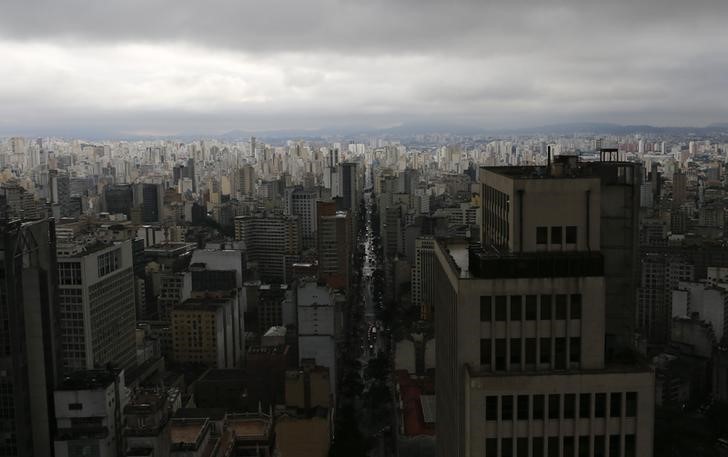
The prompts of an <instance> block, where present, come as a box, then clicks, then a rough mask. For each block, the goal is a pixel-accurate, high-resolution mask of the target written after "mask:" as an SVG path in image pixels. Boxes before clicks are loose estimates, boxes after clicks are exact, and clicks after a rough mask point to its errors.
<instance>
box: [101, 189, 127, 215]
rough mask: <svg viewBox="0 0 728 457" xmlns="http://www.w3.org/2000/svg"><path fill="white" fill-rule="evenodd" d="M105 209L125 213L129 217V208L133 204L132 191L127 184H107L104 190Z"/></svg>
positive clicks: (114, 212) (115, 212)
mask: <svg viewBox="0 0 728 457" xmlns="http://www.w3.org/2000/svg"><path fill="white" fill-rule="evenodd" d="M104 202H105V204H106V211H108V212H109V213H111V214H125V215H126V217H127V219H131V209H132V207H133V206H134V192H133V191H132V187H131V185H129V184H124V185H118V186H108V187H106V190H105V191H104Z"/></svg>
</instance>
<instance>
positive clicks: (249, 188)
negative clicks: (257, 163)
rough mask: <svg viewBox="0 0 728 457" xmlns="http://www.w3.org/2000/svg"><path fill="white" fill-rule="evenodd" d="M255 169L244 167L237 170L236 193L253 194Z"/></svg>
mask: <svg viewBox="0 0 728 457" xmlns="http://www.w3.org/2000/svg"><path fill="white" fill-rule="evenodd" d="M255 179H256V178H255V168H253V166H252V165H244V166H243V167H241V168H239V169H238V184H237V188H238V192H239V193H240V195H253V193H254V192H255Z"/></svg>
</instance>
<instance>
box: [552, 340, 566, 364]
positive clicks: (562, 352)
mask: <svg viewBox="0 0 728 457" xmlns="http://www.w3.org/2000/svg"><path fill="white" fill-rule="evenodd" d="M554 346H555V348H554V352H555V354H554V355H555V357H554V365H555V367H556V369H557V370H565V369H566V338H556V339H555V341H554Z"/></svg>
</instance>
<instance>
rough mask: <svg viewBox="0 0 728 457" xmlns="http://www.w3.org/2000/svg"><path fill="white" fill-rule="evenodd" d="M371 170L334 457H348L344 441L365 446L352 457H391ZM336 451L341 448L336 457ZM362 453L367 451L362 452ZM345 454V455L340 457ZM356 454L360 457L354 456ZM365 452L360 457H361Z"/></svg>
mask: <svg viewBox="0 0 728 457" xmlns="http://www.w3.org/2000/svg"><path fill="white" fill-rule="evenodd" d="M371 183H372V176H371V170H370V169H367V174H366V181H365V186H364V192H363V200H362V205H363V208H361V210H362V211H363V212H364V217H363V218H362V219H361V220H360V227H359V228H358V239H357V250H358V252H359V255H358V256H357V257H358V259H359V260H358V264H357V265H356V267H355V269H356V270H357V271H358V275H357V279H358V284H357V286H356V287H355V289H354V290H355V291H356V292H355V295H354V298H353V299H352V302H351V307H350V309H349V313H348V318H347V322H348V325H347V328H348V338H347V341H346V342H345V344H344V346H343V349H342V351H343V352H342V354H341V355H340V356H341V360H342V366H343V370H342V384H341V389H340V398H339V410H340V412H341V414H340V415H339V417H338V419H337V421H338V428H337V430H338V438H336V437H335V440H334V441H335V443H336V441H337V439H338V440H339V445H337V446H336V448H337V453H335V454H333V455H337V456H338V455H353V454H352V451H354V450H353V449H352V448H351V447H349V446H347V445H346V444H345V443H342V441H344V440H357V441H361V442H362V444H364V443H365V447H363V448H359V449H358V450H357V454H356V455H368V456H371V457H387V456H390V455H394V452H393V446H392V443H393V440H392V439H391V433H392V430H393V428H394V427H395V426H394V425H393V423H394V422H393V420H392V417H393V414H394V411H395V409H394V396H393V391H392V387H393V385H392V357H391V354H390V351H391V344H390V338H391V336H390V332H389V330H390V329H389V328H387V326H386V325H385V324H384V323H382V322H381V321H380V320H379V319H378V316H379V315H380V314H381V310H382V298H383V288H384V280H383V270H382V253H381V246H380V244H379V240H378V235H377V233H378V227H377V224H378V217H376V211H377V210H376V203H375V198H374V195H373V193H372V191H371V190H369V189H371V187H372V185H371ZM338 449H341V451H340V452H341V454H339V453H338V452H339V451H338ZM365 449H369V450H368V452H367V451H365ZM347 452H349V454H346V453H347ZM358 452H361V453H362V454H358ZM365 452H366V454H365Z"/></svg>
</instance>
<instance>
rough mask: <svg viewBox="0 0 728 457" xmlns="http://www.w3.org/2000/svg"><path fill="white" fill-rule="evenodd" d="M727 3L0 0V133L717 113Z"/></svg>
mask: <svg viewBox="0 0 728 457" xmlns="http://www.w3.org/2000/svg"><path fill="white" fill-rule="evenodd" d="M726 18H728V2H726V1H725V0H691V1H687V0H683V1H678V0H630V1H626V0H609V1H607V0H599V1H597V0H556V1H554V0H541V1H530V0H479V1H470V0H463V1H457V0H451V1H437V0H357V1H354V0H342V1H335V0H286V1H283V0H205V1H200V0H123V1H117V0H104V1H99V0H3V1H2V2H0V135H12V134H20V135H61V136H83V135H95V136H98V135H107V136H114V137H124V136H139V135H150V136H166V135H176V134H220V133H223V132H227V131H230V130H241V131H251V132H255V131H261V132H264V131H269V130H281V129H299V130H316V129H352V130H356V129H380V128H389V127H395V126H401V125H418V124H427V125H438V123H439V124H441V125H443V126H446V125H463V126H473V127H477V128H483V129H484V130H488V129H496V128H517V127H528V126H538V125H545V124H555V123H562V122H583V121H589V122H613V123H618V124H651V125H657V126H702V125H707V124H710V123H715V122H728V22H727V21H726Z"/></svg>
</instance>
